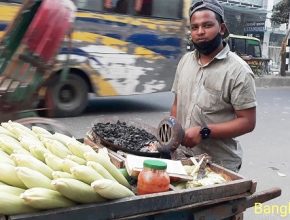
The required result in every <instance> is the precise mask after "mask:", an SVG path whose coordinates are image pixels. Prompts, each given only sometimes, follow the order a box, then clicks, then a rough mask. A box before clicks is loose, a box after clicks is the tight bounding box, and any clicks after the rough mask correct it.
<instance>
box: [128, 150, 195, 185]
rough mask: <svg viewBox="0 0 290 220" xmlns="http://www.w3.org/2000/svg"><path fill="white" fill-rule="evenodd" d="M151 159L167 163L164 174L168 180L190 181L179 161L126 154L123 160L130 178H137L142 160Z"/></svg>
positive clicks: (141, 166)
mask: <svg viewBox="0 0 290 220" xmlns="http://www.w3.org/2000/svg"><path fill="white" fill-rule="evenodd" d="M148 159H153V160H160V161H163V162H165V163H167V170H166V172H167V173H168V175H169V176H170V178H174V179H175V180H177V179H178V180H186V181H188V180H192V177H191V176H188V175H187V173H186V172H185V170H184V168H183V165H182V163H181V161H179V160H167V159H159V158H149V157H141V156H136V155H132V154H127V156H126V160H125V167H126V169H127V172H128V174H129V175H130V176H133V177H137V176H138V174H139V172H141V171H142V169H143V162H144V160H148Z"/></svg>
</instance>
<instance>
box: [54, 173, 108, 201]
mask: <svg viewBox="0 0 290 220" xmlns="http://www.w3.org/2000/svg"><path fill="white" fill-rule="evenodd" d="M51 184H52V185H53V186H54V188H55V189H56V190H57V191H58V192H59V193H60V194H62V195H63V196H65V197H67V198H68V199H70V200H72V201H75V202H78V203H92V202H102V201H105V199H104V198H103V197H101V196H100V195H99V194H97V193H96V192H95V191H94V190H93V189H92V187H91V186H89V185H88V184H86V183H83V182H81V181H79V180H76V179H69V178H59V179H55V180H52V183H51Z"/></svg>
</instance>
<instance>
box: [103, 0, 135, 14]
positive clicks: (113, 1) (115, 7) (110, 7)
mask: <svg viewBox="0 0 290 220" xmlns="http://www.w3.org/2000/svg"><path fill="white" fill-rule="evenodd" d="M129 1H130V0H104V8H105V10H106V11H108V12H115V13H119V14H127V13H128V8H129Z"/></svg>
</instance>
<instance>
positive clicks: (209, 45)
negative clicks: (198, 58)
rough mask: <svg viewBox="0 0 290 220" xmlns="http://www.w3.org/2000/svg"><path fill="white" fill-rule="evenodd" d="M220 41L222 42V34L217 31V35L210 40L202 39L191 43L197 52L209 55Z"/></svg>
mask: <svg viewBox="0 0 290 220" xmlns="http://www.w3.org/2000/svg"><path fill="white" fill-rule="evenodd" d="M221 42H222V35H221V34H220V33H217V35H216V36H215V37H214V38H213V39H212V40H209V41H204V42H201V43H194V42H193V45H194V47H195V49H196V50H197V51H198V52H199V53H201V54H204V55H209V54H211V53H212V52H214V51H215V50H216V49H217V48H218V47H219V46H220V44H221Z"/></svg>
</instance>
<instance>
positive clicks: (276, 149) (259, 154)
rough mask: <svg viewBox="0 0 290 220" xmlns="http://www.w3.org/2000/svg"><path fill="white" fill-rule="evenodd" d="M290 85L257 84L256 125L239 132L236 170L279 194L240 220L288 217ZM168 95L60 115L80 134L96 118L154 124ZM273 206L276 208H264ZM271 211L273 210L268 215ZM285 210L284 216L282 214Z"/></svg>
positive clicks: (109, 101)
mask: <svg viewBox="0 0 290 220" xmlns="http://www.w3.org/2000/svg"><path fill="white" fill-rule="evenodd" d="M289 96H290V88H259V89H257V99H258V108H257V125H256V129H255V130H254V131H253V132H252V133H250V134H247V135H244V136H242V137H239V138H238V139H239V141H240V142H241V144H242V146H243V149H244V160H243V166H242V169H241V170H240V174H241V175H243V176H244V177H246V178H250V179H254V180H256V181H257V182H258V186H257V190H258V191H261V190H264V189H268V188H271V187H280V188H281V189H282V195H281V196H280V197H279V198H276V199H274V200H271V201H269V202H268V203H265V204H267V205H269V206H268V207H265V206H264V207H263V212H264V214H263V215H262V214H260V213H259V211H261V210H262V209H256V211H255V209H253V208H252V209H248V210H247V212H246V213H245V219H249V220H255V219H259V220H261V219H267V220H268V219H271V220H272V219H273V220H277V219H290V187H289V183H290V159H289V155H290V135H289V134H290V98H289ZM172 101H173V96H172V94H171V93H159V94H150V95H139V96H130V97H118V98H101V99H93V100H92V101H91V103H90V105H89V107H88V110H87V112H86V113H85V114H84V115H83V116H80V117H75V118H61V119H59V120H60V121H62V122H63V123H64V124H65V125H66V126H67V127H68V128H69V129H70V131H71V132H72V133H73V134H74V136H75V137H78V138H81V137H84V135H85V133H86V132H87V131H88V130H89V129H90V128H91V126H92V124H93V122H94V121H95V120H97V118H98V117H103V116H119V117H122V118H124V119H126V120H130V119H134V118H138V119H142V120H144V122H145V123H147V124H150V125H152V126H155V127H156V126H157V125H158V123H159V121H160V120H161V119H162V118H163V117H164V116H166V115H168V114H169V113H168V112H169V109H170V106H171V103H172ZM274 205H278V209H276V210H270V211H269V209H272V208H274ZM270 213H274V214H270ZM285 215H286V218H285V217H283V216H285Z"/></svg>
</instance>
